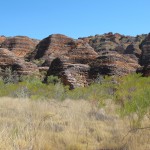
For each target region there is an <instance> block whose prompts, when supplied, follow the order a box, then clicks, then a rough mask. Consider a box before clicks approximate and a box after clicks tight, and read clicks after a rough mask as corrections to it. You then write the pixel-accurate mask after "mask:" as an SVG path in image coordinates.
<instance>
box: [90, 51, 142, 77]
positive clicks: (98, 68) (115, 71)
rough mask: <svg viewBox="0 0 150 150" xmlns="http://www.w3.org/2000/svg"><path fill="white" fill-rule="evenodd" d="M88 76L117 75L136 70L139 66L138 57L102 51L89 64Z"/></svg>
mask: <svg viewBox="0 0 150 150" xmlns="http://www.w3.org/2000/svg"><path fill="white" fill-rule="evenodd" d="M90 66H91V69H90V78H96V77H97V75H109V76H112V75H118V76H123V75H126V74H129V73H132V72H136V70H137V68H138V67H140V65H139V64H138V59H137V58H136V57H135V56H133V57H132V58H131V56H130V55H129V56H128V55H123V54H119V53H118V52H116V51H104V52H102V53H101V55H100V56H99V57H97V58H96V59H95V60H94V61H93V62H91V64H90Z"/></svg>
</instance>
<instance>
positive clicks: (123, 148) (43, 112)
mask: <svg viewBox="0 0 150 150" xmlns="http://www.w3.org/2000/svg"><path fill="white" fill-rule="evenodd" d="M116 107H118V106H117V105H115V104H114V102H113V101H112V100H110V99H108V100H106V106H105V107H104V108H99V107H97V104H95V102H93V101H85V100H80V101H73V100H65V101H63V102H60V101H56V100H50V101H31V100H29V99H22V98H21V99H12V98H1V99H0V149H1V150H104V149H108V150H109V149H111V150H149V149H150V140H149V137H150V130H134V131H131V132H128V131H129V130H130V129H131V128H130V121H129V119H128V118H124V119H120V117H118V115H117V113H116V111H115V110H116ZM148 124H149V120H148V119H147V117H145V118H144V119H143V121H142V125H143V126H147V125H148ZM127 133H128V134H127Z"/></svg>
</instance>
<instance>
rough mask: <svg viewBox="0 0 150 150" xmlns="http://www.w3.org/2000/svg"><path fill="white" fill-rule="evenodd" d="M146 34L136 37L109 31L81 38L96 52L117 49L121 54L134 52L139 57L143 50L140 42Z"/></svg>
mask: <svg viewBox="0 0 150 150" xmlns="http://www.w3.org/2000/svg"><path fill="white" fill-rule="evenodd" d="M145 37H146V35H138V36H136V37H132V36H124V35H120V34H118V33H116V34H113V33H111V32H110V33H107V34H103V35H95V36H90V37H86V38H81V39H83V40H84V41H86V42H88V43H89V44H90V45H91V47H93V48H94V49H95V51H96V52H98V53H101V52H103V51H105V50H107V51H108V50H110V51H111V50H115V51H117V52H118V53H120V54H134V55H135V56H136V57H138V58H139V56H140V55H141V50H140V48H139V45H140V43H141V42H142V41H143V39H144V38H145Z"/></svg>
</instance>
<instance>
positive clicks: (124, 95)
mask: <svg viewBox="0 0 150 150" xmlns="http://www.w3.org/2000/svg"><path fill="white" fill-rule="evenodd" d="M115 99H116V102H117V103H119V104H120V105H121V108H120V112H121V115H122V116H135V115H136V117H132V118H133V122H134V124H136V123H137V124H139V123H140V121H141V120H142V118H143V116H144V115H145V114H146V113H148V112H149V111H150V77H142V76H141V74H131V75H128V76H125V77H122V78H121V79H120V81H119V84H118V85H117V91H116V93H115Z"/></svg>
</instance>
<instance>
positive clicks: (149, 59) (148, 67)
mask: <svg viewBox="0 0 150 150" xmlns="http://www.w3.org/2000/svg"><path fill="white" fill-rule="evenodd" d="M140 48H141V50H142V55H141V61H140V63H141V65H142V67H141V68H140V69H139V70H140V71H139V70H138V71H139V72H141V73H143V75H144V76H150V34H148V36H147V37H146V38H145V40H144V41H143V42H142V43H141V45H140Z"/></svg>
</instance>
